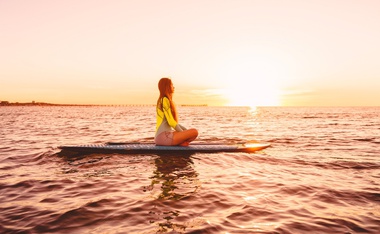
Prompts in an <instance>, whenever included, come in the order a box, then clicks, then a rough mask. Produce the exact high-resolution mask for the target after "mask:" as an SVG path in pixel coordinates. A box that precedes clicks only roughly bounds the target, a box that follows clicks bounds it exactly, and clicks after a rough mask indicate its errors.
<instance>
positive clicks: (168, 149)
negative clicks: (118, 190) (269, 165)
mask: <svg viewBox="0 0 380 234" xmlns="http://www.w3.org/2000/svg"><path fill="white" fill-rule="evenodd" d="M269 146H270V144H267V143H238V144H223V143H220V144H219V143H210V144H207V143H192V144H190V145H189V146H158V145H155V144H154V143H106V144H89V145H67V146H59V147H58V148H59V149H61V150H62V151H70V152H75V153H120V154H142V153H152V154H158V153H217V152H248V153H250V152H255V151H258V150H263V149H265V148H267V147H269Z"/></svg>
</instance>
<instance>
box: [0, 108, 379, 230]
mask: <svg viewBox="0 0 380 234" xmlns="http://www.w3.org/2000/svg"><path fill="white" fill-rule="evenodd" d="M179 111H180V112H181V116H184V122H183V123H184V125H185V126H194V127H196V128H198V129H200V137H199V139H197V141H199V142H225V143H233V142H238V141H241V140H245V141H248V140H249V141H251V140H259V141H263V142H269V143H271V144H272V146H273V147H270V148H268V149H266V150H264V151H263V152H260V153H255V154H247V153H220V154H194V155H146V154H140V155H120V154H107V155H105V154H91V155H68V154H66V153H65V152H62V153H61V154H56V153H57V151H58V150H57V148H56V146H59V145H70V144H96V143H104V142H109V141H112V142H126V141H136V140H138V141H140V140H143V141H152V140H153V139H152V136H153V135H154V126H155V125H154V124H155V117H154V113H155V112H154V107H153V108H152V107H127V108H125V107H112V108H111V107H91V108H79V107H67V108H66V107H30V108H29V107H28V108H24V107H23V108H18V107H14V108H13V107H12V108H6V107H4V108H0V117H1V120H2V121H1V122H0V125H1V126H0V132H3V133H4V134H0V151H1V152H0V178H1V181H0V195H1V196H0V197H1V199H0V233H42V232H43V233H109V234H114V233H376V234H377V233H380V226H379V221H380V218H379V217H380V215H379V204H380V200H379V198H380V195H379V194H380V192H379V188H380V183H379V172H380V171H379V169H380V164H379V160H378V158H379V157H378V156H379V144H380V141H379V137H378V136H379V135H380V132H379V130H380V128H379V126H380V122H379V118H378V116H379V113H380V108H378V107H375V108H290V107H286V108H285V107H284V108H282V107H281V108H280V107H273V108H272V107H266V108H261V107H258V108H256V109H248V108H235V107H199V108H198V107H188V108H187V107H186V108H179ZM186 121H187V122H186ZM147 126H152V128H147Z"/></svg>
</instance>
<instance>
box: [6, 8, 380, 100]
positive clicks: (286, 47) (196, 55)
mask: <svg viewBox="0 0 380 234" xmlns="http://www.w3.org/2000/svg"><path fill="white" fill-rule="evenodd" d="M0 32H1V36H0V101H4V100H5V101H10V102H31V101H36V102H50V103H72V104H74V103H75V104H154V103H155V102H156V99H157V97H158V89H157V83H158V80H159V79H160V78H161V77H170V78H172V80H173V83H174V86H175V91H176V93H175V96H174V99H175V101H176V103H177V104H208V105H210V106H212V105H250V106H256V105H259V106H262V105H264V106H266V105H282V106H380V91H379V90H380V1H378V0H372V1H370V0H360V1H359V0H315V1H312V0H310V1H308V0H306V1H305V0H288V1H280V0H278V1H273V0H260V1H258V0H191V1H181V0H171V1H168V0H160V1H156V0H150V1H147V0H107V1H105V0H104V1H103V0H100V1H93V0H64V1H59V0H33V1H24V0H9V1H7V0H0Z"/></svg>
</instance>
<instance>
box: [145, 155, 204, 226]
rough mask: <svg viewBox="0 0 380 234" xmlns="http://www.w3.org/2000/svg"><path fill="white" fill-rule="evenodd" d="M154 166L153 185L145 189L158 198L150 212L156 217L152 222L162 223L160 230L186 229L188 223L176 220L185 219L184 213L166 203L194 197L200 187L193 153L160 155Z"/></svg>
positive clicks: (155, 198) (155, 199) (154, 197)
mask: <svg viewBox="0 0 380 234" xmlns="http://www.w3.org/2000/svg"><path fill="white" fill-rule="evenodd" d="M154 165H155V169H154V171H153V175H152V176H151V177H149V178H150V179H151V184H150V185H149V186H146V187H144V192H148V191H149V193H150V196H151V197H152V198H153V199H154V200H153V201H152V202H153V204H154V206H153V209H152V210H151V211H150V215H151V216H152V219H150V221H149V222H150V223H151V224H153V223H155V224H156V225H158V231H159V232H166V231H168V230H176V231H179V232H182V231H184V230H185V229H186V227H187V226H186V225H184V224H182V223H180V222H176V221H175V220H176V219H180V218H181V217H180V216H181V212H180V211H179V210H178V209H176V208H174V207H173V208H171V207H170V206H165V205H164V204H163V203H166V202H175V201H179V200H182V199H186V198H190V197H191V196H192V195H194V194H195V193H197V191H198V189H199V188H200V181H199V180H198V179H197V176H198V173H197V172H196V171H195V169H194V162H193V160H192V158H191V154H186V155H184V154H181V155H175V154H165V155H159V156H158V157H157V158H155V159H154ZM164 207H166V208H164ZM162 209H163V210H162Z"/></svg>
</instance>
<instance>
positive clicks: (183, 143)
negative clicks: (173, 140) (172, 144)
mask: <svg viewBox="0 0 380 234" xmlns="http://www.w3.org/2000/svg"><path fill="white" fill-rule="evenodd" d="M179 145H180V146H189V145H190V142H188V141H185V142H182V143H181V144H179Z"/></svg>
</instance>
